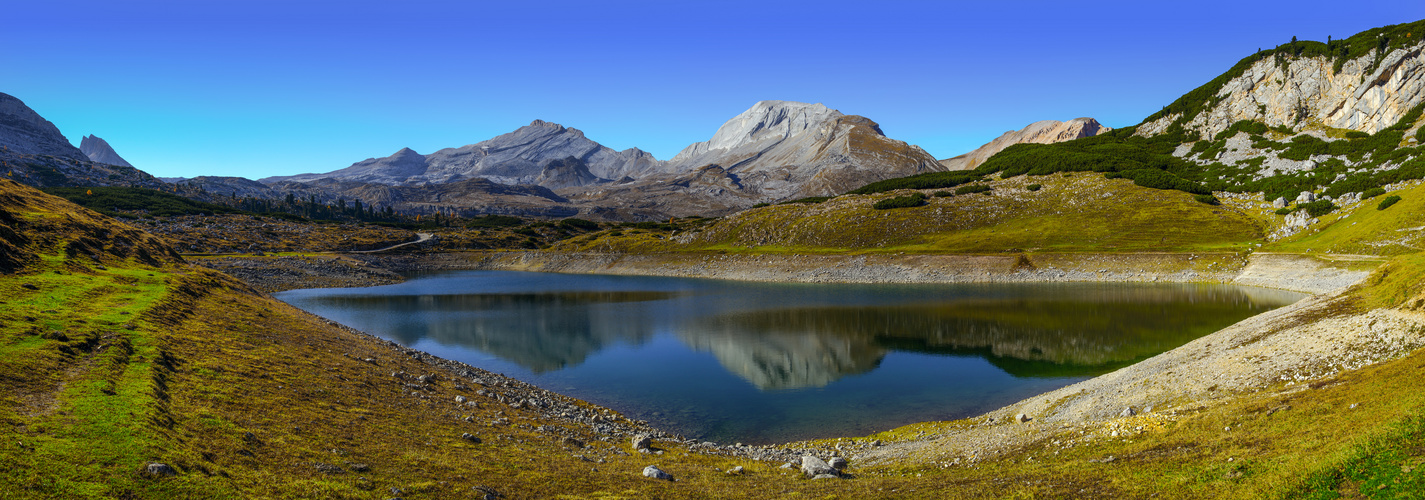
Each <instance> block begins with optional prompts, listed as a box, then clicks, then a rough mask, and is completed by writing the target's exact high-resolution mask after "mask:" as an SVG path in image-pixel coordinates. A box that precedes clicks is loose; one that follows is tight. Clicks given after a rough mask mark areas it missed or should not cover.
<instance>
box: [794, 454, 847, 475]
mask: <svg viewBox="0 0 1425 500" xmlns="http://www.w3.org/2000/svg"><path fill="white" fill-rule="evenodd" d="M802 473H803V474H806V475H807V477H816V476H820V475H822V474H831V475H832V476H836V475H838V474H840V473H841V472H840V471H838V470H836V469H834V468H832V467H831V464H828V463H826V461H825V460H822V459H820V458H816V457H814V456H811V455H802Z"/></svg>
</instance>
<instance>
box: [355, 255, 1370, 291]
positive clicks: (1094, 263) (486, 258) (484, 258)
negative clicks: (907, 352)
mask: <svg viewBox="0 0 1425 500" xmlns="http://www.w3.org/2000/svg"><path fill="white" fill-rule="evenodd" d="M357 258H360V259H363V260H364V261H365V262H367V263H368V264H369V265H371V266H373V267H378V268H384V269H390V270H393V271H398V272H399V271H418V270H455V269H490V270H515V271H545V272H561V273H591V274H622V275H642V276H675V277H687V278H718V279H734V280H746V281H776V282H801V283H985V282H1003V283H1011V282H1046V281H1104V282H1172V283H1190V282H1196V283H1233V284H1242V285H1251V286H1260V287H1267V288H1280V289H1284V290H1292V291H1299V292H1306V293H1322V292H1326V291H1330V290H1335V289H1338V288H1341V287H1344V286H1349V285H1351V284H1353V283H1356V282H1358V281H1360V280H1361V279H1363V278H1365V277H1366V275H1368V274H1370V271H1371V269H1373V268H1374V267H1375V265H1377V264H1378V263H1379V262H1380V261H1379V260H1374V259H1358V258H1341V259H1337V260H1326V259H1323V258H1318V257H1309V256H1302V255H1293V254H1253V255H1250V256H1243V255H1241V254H1236V253H1210V254H1209V253H1183V254H1172V253H1141V254H1005V255H767V254H763V255H754V254H703V253H687V254H649V255H626V254H595V253H578V254H574V253H554V252H463V253H442V254H426V255H392V256H380V255H371V256H360V257H357Z"/></svg>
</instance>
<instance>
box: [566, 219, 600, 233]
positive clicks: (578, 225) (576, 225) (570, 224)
mask: <svg viewBox="0 0 1425 500" xmlns="http://www.w3.org/2000/svg"><path fill="white" fill-rule="evenodd" d="M559 225H560V226H563V227H566V228H569V229H580V230H584V231H593V230H595V229H598V228H599V223H597V222H594V221H591V220H584V219H576V218H573V217H570V218H568V219H564V220H561V221H559Z"/></svg>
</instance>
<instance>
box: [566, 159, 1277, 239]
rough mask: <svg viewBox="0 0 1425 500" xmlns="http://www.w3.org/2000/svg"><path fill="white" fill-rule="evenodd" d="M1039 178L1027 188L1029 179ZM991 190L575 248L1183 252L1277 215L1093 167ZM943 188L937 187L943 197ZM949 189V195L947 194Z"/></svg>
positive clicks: (771, 213)
mask: <svg viewBox="0 0 1425 500" xmlns="http://www.w3.org/2000/svg"><path fill="white" fill-rule="evenodd" d="M1031 183H1033V184H1035V185H1038V186H1039V187H1038V188H1037V190H1033V191H1031V190H1029V189H1028V187H1029V185H1030V184H1031ZM975 185H983V186H988V187H990V188H991V189H990V190H989V191H986V192H983V193H965V194H958V195H957V194H953V192H944V191H937V190H923V191H918V192H919V193H921V194H924V195H925V196H926V198H925V204H924V205H921V206H914V207H908V208H894V209H887V210H878V209H875V208H873V205H875V204H876V203H877V202H878V201H881V200H884V199H890V198H893V197H896V196H899V195H902V194H905V193H908V192H911V191H906V190H901V191H892V192H885V193H878V194H869V195H844V196H840V197H837V198H834V199H831V200H828V201H823V202H821V203H787V204H781V205H773V206H768V207H762V208H756V209H752V210H747V211H744V212H740V213H738V214H734V215H731V216H728V217H725V218H723V219H719V220H717V221H715V222H712V223H702V224H691V223H690V224H686V225H681V226H668V227H662V228H650V229H647V230H628V229H625V230H619V231H612V232H610V231H605V232H602V233H598V234H595V235H589V236H585V237H580V238H573V239H571V240H568V241H567V242H565V243H564V244H561V245H556V246H555V247H554V248H555V249H560V250H570V251H609V250H617V251H631V252H664V251H724V252H774V253H896V252H906V253H1000V252H1144V251H1150V252H1186V251H1227V252H1236V251H1243V250H1246V249H1248V248H1249V247H1250V246H1251V245H1253V244H1255V243H1256V242H1259V241H1261V240H1262V238H1263V237H1264V236H1265V235H1266V234H1267V232H1269V230H1270V228H1271V225H1272V224H1273V223H1274V222H1273V221H1274V220H1277V219H1280V217H1277V216H1274V215H1269V214H1268V213H1265V212H1264V211H1263V210H1261V209H1259V208H1255V207H1254V206H1252V205H1251V204H1245V203H1244V204H1232V203H1228V204H1224V205H1208V204H1205V203H1201V202H1199V201H1197V200H1195V199H1194V197H1193V195H1191V194H1188V193H1184V192H1181V191H1171V190H1159V189H1151V188H1144V187H1140V186H1136V185H1134V183H1133V182H1132V181H1129V180H1126V179H1104V178H1103V177H1102V176H1100V175H1096V174H1093V173H1070V174H1067V175H1063V174H1060V175H1049V176H1037V177H1024V176H1021V177H1013V178H1009V179H995V180H990V181H984V182H981V183H977V184H975ZM936 193H940V194H939V195H937V194H936ZM945 194H950V196H944V195H945Z"/></svg>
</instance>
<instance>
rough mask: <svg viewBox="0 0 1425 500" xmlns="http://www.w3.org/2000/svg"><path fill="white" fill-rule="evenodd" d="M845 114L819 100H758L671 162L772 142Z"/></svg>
mask: <svg viewBox="0 0 1425 500" xmlns="http://www.w3.org/2000/svg"><path fill="white" fill-rule="evenodd" d="M841 116H844V115H842V114H841V112H840V111H837V110H834V109H830V108H827V107H826V106H824V105H822V104H821V103H816V104H807V103H804V102H793V101H760V102H758V103H757V104H754V105H753V106H752V107H751V108H750V109H748V110H747V111H743V112H742V113H741V114H738V115H737V116H734V117H733V118H732V119H731V120H728V121H727V123H724V124H722V127H719V128H718V129H717V132H716V133H714V134H713V136H712V139H710V140H708V141H707V142H699V143H696V144H693V145H691V146H688V147H687V148H684V149H683V151H681V152H679V153H678V154H677V155H676V156H674V157H673V159H672V160H669V163H670V164H682V163H685V162H687V161H688V160H690V159H692V158H696V157H699V156H702V155H706V154H707V153H709V152H713V151H729V150H734V149H738V148H743V147H747V146H751V145H755V144H759V143H774V142H777V141H781V140H784V139H787V138H788V137H791V136H793V135H796V134H800V133H804V132H807V131H808V130H811V129H814V128H817V127H820V126H821V125H823V124H825V123H826V122H828V121H831V120H835V119H836V118H839V117H841Z"/></svg>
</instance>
